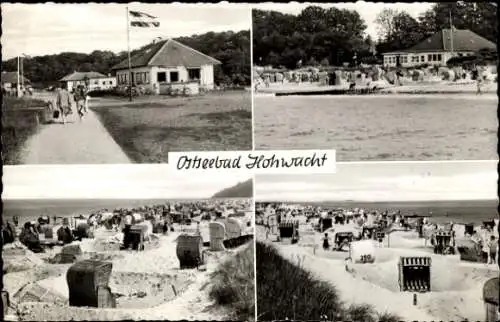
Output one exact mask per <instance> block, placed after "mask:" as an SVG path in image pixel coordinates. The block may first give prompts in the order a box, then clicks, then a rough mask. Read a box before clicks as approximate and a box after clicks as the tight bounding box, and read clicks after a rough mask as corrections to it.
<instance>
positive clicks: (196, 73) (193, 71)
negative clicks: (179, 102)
mask: <svg viewBox="0 0 500 322" xmlns="http://www.w3.org/2000/svg"><path fill="white" fill-rule="evenodd" d="M200 74H201V71H200V68H189V69H188V79H189V80H190V81H192V80H199V79H200Z"/></svg>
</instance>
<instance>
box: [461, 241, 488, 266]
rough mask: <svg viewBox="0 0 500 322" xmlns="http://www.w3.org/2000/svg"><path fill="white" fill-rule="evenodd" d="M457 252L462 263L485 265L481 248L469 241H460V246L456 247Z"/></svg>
mask: <svg viewBox="0 0 500 322" xmlns="http://www.w3.org/2000/svg"><path fill="white" fill-rule="evenodd" d="M457 251H458V253H459V254H460V260H462V261H467V262H476V263H485V258H484V257H483V255H482V252H481V247H480V246H479V245H478V244H476V243H474V242H473V241H471V240H465V241H464V240H462V241H460V244H459V245H458V246H457Z"/></svg>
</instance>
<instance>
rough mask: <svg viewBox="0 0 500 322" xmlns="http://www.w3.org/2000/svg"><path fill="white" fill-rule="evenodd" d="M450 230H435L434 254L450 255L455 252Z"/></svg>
mask: <svg viewBox="0 0 500 322" xmlns="http://www.w3.org/2000/svg"><path fill="white" fill-rule="evenodd" d="M452 239H453V232H452V231H444V230H441V231H437V232H436V235H435V240H436V244H435V245H434V254H441V255H452V254H455V248H454V247H453V245H452Z"/></svg>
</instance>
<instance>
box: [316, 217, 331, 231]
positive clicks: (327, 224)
mask: <svg viewBox="0 0 500 322" xmlns="http://www.w3.org/2000/svg"><path fill="white" fill-rule="evenodd" d="M332 227H333V220H332V218H320V219H319V231H320V232H321V233H322V232H324V231H326V230H327V229H330V228H332Z"/></svg>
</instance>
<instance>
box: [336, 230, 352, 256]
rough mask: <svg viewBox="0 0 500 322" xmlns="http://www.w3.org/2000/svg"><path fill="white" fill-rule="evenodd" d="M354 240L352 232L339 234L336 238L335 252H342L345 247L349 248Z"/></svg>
mask: <svg viewBox="0 0 500 322" xmlns="http://www.w3.org/2000/svg"><path fill="white" fill-rule="evenodd" d="M353 240H354V234H353V232H351V231H345V232H338V233H336V234H335V237H334V246H333V247H334V248H333V249H334V250H336V251H342V249H343V248H344V246H347V247H349V244H350V243H351V242H352V241H353Z"/></svg>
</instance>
